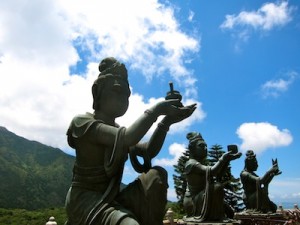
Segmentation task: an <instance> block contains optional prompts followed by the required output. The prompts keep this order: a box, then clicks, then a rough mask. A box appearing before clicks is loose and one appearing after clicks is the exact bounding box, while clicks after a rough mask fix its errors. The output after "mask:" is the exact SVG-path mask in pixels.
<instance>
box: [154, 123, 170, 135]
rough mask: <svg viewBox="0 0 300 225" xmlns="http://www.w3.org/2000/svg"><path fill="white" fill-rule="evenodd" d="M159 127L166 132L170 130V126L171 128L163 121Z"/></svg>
mask: <svg viewBox="0 0 300 225" xmlns="http://www.w3.org/2000/svg"><path fill="white" fill-rule="evenodd" d="M157 127H158V129H159V130H161V131H164V132H166V133H167V132H168V131H169V128H170V127H169V126H168V125H166V124H165V123H163V122H160V123H158V125H157Z"/></svg>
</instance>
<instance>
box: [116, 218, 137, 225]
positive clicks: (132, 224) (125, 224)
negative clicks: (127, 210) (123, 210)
mask: <svg viewBox="0 0 300 225" xmlns="http://www.w3.org/2000/svg"><path fill="white" fill-rule="evenodd" d="M120 225H139V223H138V222H137V221H136V220H135V219H133V218H130V217H125V218H124V219H123V220H122V221H121V222H120Z"/></svg>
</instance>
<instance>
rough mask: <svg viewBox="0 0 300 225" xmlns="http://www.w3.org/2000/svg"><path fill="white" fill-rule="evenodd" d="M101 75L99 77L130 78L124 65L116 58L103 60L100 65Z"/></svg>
mask: <svg viewBox="0 0 300 225" xmlns="http://www.w3.org/2000/svg"><path fill="white" fill-rule="evenodd" d="M98 68H99V71H100V74H99V76H98V77H101V76H105V75H108V74H113V75H117V76H120V77H121V78H123V79H126V80H127V78H128V74H127V69H126V67H125V65H124V64H123V63H120V62H119V61H118V60H116V59H115V58H114V57H107V58H105V59H103V60H102V61H101V62H100V64H99V67H98Z"/></svg>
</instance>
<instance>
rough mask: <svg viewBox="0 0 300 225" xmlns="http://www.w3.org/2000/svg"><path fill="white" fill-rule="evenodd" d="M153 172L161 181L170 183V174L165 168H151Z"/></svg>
mask: <svg viewBox="0 0 300 225" xmlns="http://www.w3.org/2000/svg"><path fill="white" fill-rule="evenodd" d="M151 170H152V171H153V173H154V174H155V175H156V176H158V177H159V178H160V180H162V181H165V182H168V172H167V171H166V170H165V169H164V168H162V167H160V166H154V167H153V168H151Z"/></svg>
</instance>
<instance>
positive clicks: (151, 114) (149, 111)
mask: <svg viewBox="0 0 300 225" xmlns="http://www.w3.org/2000/svg"><path fill="white" fill-rule="evenodd" d="M144 114H145V115H146V116H147V117H149V118H151V119H152V120H153V122H155V121H156V120H157V117H158V115H157V114H156V113H155V112H154V110H153V109H147V110H145V112H144Z"/></svg>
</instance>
